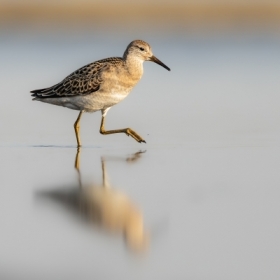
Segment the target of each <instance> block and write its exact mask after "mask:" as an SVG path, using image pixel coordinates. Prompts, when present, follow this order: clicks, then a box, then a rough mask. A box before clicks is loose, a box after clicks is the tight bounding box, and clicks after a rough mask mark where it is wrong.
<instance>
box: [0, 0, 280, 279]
mask: <svg viewBox="0 0 280 280" xmlns="http://www.w3.org/2000/svg"><path fill="white" fill-rule="evenodd" d="M279 30H280V2H279V0H247V1H241V0H223V1H222V0H196V1H195V0H173V1H170V0H162V1H160V0H153V1H148V0H142V1H133V0H131V1H128V0H123V1H121V0H119V1H112V0H103V1H101V0H100V1H94V0H92V1H90V0H79V1H75V0H68V1H66V0H61V1H53V0H49V1H44V0H37V1H32V0H26V1H20V0H0V89H1V97H2V98H1V102H0V131H1V133H0V170H1V176H0V227H1V233H0V237H1V238H0V248H1V252H0V279H8V280H9V279H29V280H30V279H68V280H69V279H78V278H79V279H80V278H81V279H113V278H114V279H205V280H206V279H207V280H208V279H213V280H214V279H215V280H217V279H223V280H225V279H239V280H241V279H244V280H248V279H254V280H256V279H260V280H262V279H279V275H280V267H279V264H278V261H277V260H279V258H280V242H279V236H280V227H279V220H280V206H279V205H280V204H279V197H280V190H279V185H280V173H279V166H280V149H279V148H280V145H279V143H280V110H279V104H280V95H279V92H280V82H279V75H280V51H279V50H280V34H279ZM134 39H142V40H145V41H147V42H148V43H150V45H151V46H152V48H153V52H154V54H155V56H156V57H158V58H159V59H160V60H162V61H163V62H164V63H165V64H166V65H167V66H169V67H170V68H171V72H168V71H166V70H165V69H163V68H162V67H160V66H158V65H156V64H153V63H150V62H146V63H145V64H144V69H145V74H144V76H143V78H142V80H141V81H140V82H139V84H137V86H136V87H135V88H134V89H133V91H132V93H131V94H130V96H128V97H127V98H126V99H125V100H124V101H123V102H121V103H120V104H118V105H117V106H115V107H113V108H112V109H111V110H110V111H109V113H108V115H107V123H106V126H107V128H108V129H115V128H123V127H131V128H133V129H134V130H136V131H137V132H138V133H139V134H140V135H141V136H142V137H143V138H144V139H145V140H146V141H147V144H145V145H144V144H141V145H140V144H138V143H137V142H136V141H134V140H133V139H131V138H130V137H126V136H125V135H109V136H102V135H100V134H99V126H100V120H101V114H100V113H99V112H96V113H95V114H84V115H83V117H82V120H81V140H82V144H83V147H82V149H81V152H80V168H79V172H78V175H79V176H80V177H77V168H75V160H76V158H77V151H76V147H75V144H76V139H75V135H74V129H73V124H74V122H75V120H76V118H77V115H78V112H76V111H74V110H69V109H65V108H61V107H58V106H52V105H49V104H43V103H40V102H34V101H33V102H32V101H31V97H30V93H29V92H30V90H34V89H38V88H44V87H49V86H52V85H54V84H56V83H58V82H60V81H61V80H62V79H63V78H64V77H66V76H67V75H69V74H70V73H72V72H73V71H75V70H76V69H78V68H79V67H82V66H84V65H86V64H88V63H90V62H93V61H95V60H98V59H102V58H106V57H110V56H122V54H123V52H124V50H125V48H126V47H127V45H128V44H129V43H130V42H131V41H132V40H134ZM141 150H142V151H143V153H142V152H141ZM144 151H146V152H145V153H144ZM140 154H141V156H139V155H140ZM135 155H137V156H135ZM134 158H137V160H134ZM101 159H102V160H103V161H102V163H103V162H106V168H107V169H106V170H107V173H108V177H109V179H108V180H110V186H112V188H113V189H114V188H116V189H115V190H116V193H117V194H118V193H120V194H122V195H123V196H124V197H126V201H127V203H128V204H127V205H129V207H127V209H134V210H133V211H135V213H136V214H135V216H137V219H138V221H140V222H139V223H138V225H140V226H139V227H141V226H142V222H143V223H144V226H145V227H144V228H145V230H147V232H148V236H149V238H148V239H149V242H148V243H147V244H149V245H147V244H146V245H147V246H146V250H145V253H143V254H142V253H141V254H140V255H139V254H138V253H137V254H135V253H134V252H131V250H130V249H129V248H127V247H128V246H127V245H126V243H125V242H124V240H123V239H124V238H123V232H121V230H119V232H117V233H115V234H112V233H109V232H108V229H106V228H104V227H101V226H100V225H99V226H97V225H96V224H92V223H90V222H89V221H86V222H85V220H84V217H83V218H82V215H81V213H80V214H77V213H76V212H75V211H74V210H73V209H74V208H73V207H72V206H73V203H72V202H73V201H74V202H75V203H76V202H77V201H78V198H79V197H80V196H81V197H83V199H85V200H86V201H87V199H86V198H87V197H86V198H85V195H84V193H79V191H78V190H79V180H81V181H82V186H83V185H85V186H94V187H95V186H97V187H98V186H102V178H103V179H104V172H105V171H104V168H103V169H101ZM132 159H133V160H132ZM102 172H103V173H102ZM103 185H104V184H103ZM113 193H114V192H113ZM112 197H114V195H113V196H112ZM112 199H113V198H112ZM68 204H71V205H72V206H71V207H65V205H68ZM75 205H76V206H77V205H78V206H79V203H76V204H75ZM100 205H101V204H100ZM76 206H75V207H76ZM87 207H88V206H87ZM75 209H76V210H77V209H78V210H79V207H76V208H75ZM78 210H77V211H78ZM78 212H79V211H78ZM128 212H130V211H128ZM142 219H143V221H142ZM130 228H131V227H130ZM132 229H133V227H132ZM132 232H133V231H132Z"/></svg>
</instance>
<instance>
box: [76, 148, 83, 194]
mask: <svg viewBox="0 0 280 280" xmlns="http://www.w3.org/2000/svg"><path fill="white" fill-rule="evenodd" d="M75 169H76V170H77V172H78V180H79V186H80V189H81V188H82V180H81V173H80V148H77V153H76V158H75Z"/></svg>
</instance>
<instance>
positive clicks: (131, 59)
mask: <svg viewBox="0 0 280 280" xmlns="http://www.w3.org/2000/svg"><path fill="white" fill-rule="evenodd" d="M124 61H125V64H126V67H127V71H128V73H129V74H130V75H131V77H132V78H134V79H135V80H140V79H141V77H142V75H143V60H142V59H139V58H138V57H135V56H130V55H127V56H125V57H124Z"/></svg>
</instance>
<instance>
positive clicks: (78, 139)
mask: <svg viewBox="0 0 280 280" xmlns="http://www.w3.org/2000/svg"><path fill="white" fill-rule="evenodd" d="M82 113H83V111H80V113H79V116H78V118H77V120H76V121H75V123H74V129H75V134H76V139H77V147H81V140H80V119H81V116H82Z"/></svg>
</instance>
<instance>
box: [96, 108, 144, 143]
mask: <svg viewBox="0 0 280 280" xmlns="http://www.w3.org/2000/svg"><path fill="white" fill-rule="evenodd" d="M108 110H109V108H107V109H105V110H102V120H101V125H100V130H99V131H100V133H101V134H105V135H106V134H115V133H125V134H126V135H127V136H131V137H132V138H134V139H135V140H136V141H137V142H139V143H141V142H144V143H146V141H145V140H144V139H143V138H142V137H141V136H140V135H138V134H137V133H136V132H135V131H134V130H132V129H131V128H122V129H114V130H105V127H104V126H105V116H106V113H107V112H108Z"/></svg>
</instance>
